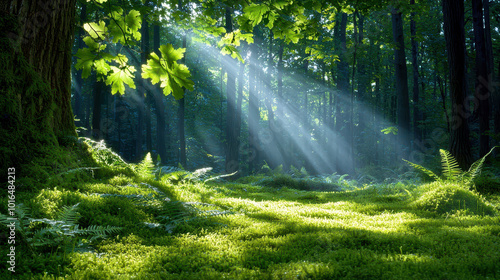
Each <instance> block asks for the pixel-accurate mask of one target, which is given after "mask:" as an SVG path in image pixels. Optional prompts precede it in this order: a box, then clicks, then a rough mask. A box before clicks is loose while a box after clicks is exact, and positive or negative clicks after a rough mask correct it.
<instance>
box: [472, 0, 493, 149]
mask: <svg viewBox="0 0 500 280" xmlns="http://www.w3.org/2000/svg"><path fill="white" fill-rule="evenodd" d="M472 19H473V25H474V41H475V47H476V83H475V97H476V102H478V103H479V104H478V105H479V106H477V110H478V117H479V133H480V135H479V156H480V157H482V156H484V155H486V154H487V153H488V151H489V150H490V136H489V135H488V133H489V130H490V97H491V93H490V91H489V89H488V87H489V86H490V84H489V82H488V79H489V77H488V60H487V57H488V55H487V53H486V42H485V38H484V27H483V26H484V20H483V1H482V0H472Z"/></svg>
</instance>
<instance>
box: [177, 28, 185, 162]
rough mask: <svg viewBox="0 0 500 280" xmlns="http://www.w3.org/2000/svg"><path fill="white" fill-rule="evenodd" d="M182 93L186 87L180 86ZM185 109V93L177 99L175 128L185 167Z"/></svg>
mask: <svg viewBox="0 0 500 280" xmlns="http://www.w3.org/2000/svg"><path fill="white" fill-rule="evenodd" d="M182 47H183V48H184V49H185V48H186V47H187V38H186V34H184V35H183V37H182ZM182 63H183V64H185V63H186V56H184V57H183V58H182ZM182 90H183V91H184V93H186V89H185V88H182ZM185 111H186V97H185V94H183V95H182V98H181V99H179V110H178V111H177V117H178V123H177V128H178V130H179V160H180V164H181V165H182V166H183V167H184V168H187V156H186V133H185V127H184V123H185V114H184V113H185Z"/></svg>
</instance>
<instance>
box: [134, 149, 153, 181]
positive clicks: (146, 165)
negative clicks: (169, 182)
mask: <svg viewBox="0 0 500 280" xmlns="http://www.w3.org/2000/svg"><path fill="white" fill-rule="evenodd" d="M154 167H155V166H154V164H153V159H152V158H151V153H147V154H146V156H145V157H144V159H143V160H142V161H141V163H139V164H138V165H137V167H136V171H137V174H138V175H139V177H141V178H143V179H154V178H155V174H154Z"/></svg>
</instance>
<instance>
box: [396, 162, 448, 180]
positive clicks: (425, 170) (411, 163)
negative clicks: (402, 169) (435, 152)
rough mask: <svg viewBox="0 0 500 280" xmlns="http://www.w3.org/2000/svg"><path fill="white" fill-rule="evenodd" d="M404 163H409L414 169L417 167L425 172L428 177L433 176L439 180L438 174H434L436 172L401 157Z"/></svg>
mask: <svg viewBox="0 0 500 280" xmlns="http://www.w3.org/2000/svg"><path fill="white" fill-rule="evenodd" d="M403 160H404V161H405V162H406V163H408V164H409V165H411V166H412V167H413V168H415V169H418V170H420V171H422V172H424V173H425V174H427V175H429V177H431V178H433V179H434V180H436V181H441V178H439V176H438V175H436V173H434V172H432V171H430V170H429V169H427V168H425V167H423V166H421V165H418V164H416V163H413V162H410V161H407V160H406V159H403Z"/></svg>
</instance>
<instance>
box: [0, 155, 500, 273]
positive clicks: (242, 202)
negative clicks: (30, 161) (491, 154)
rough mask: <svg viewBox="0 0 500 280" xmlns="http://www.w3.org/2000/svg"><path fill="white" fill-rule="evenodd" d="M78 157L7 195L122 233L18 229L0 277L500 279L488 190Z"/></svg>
mask: <svg viewBox="0 0 500 280" xmlns="http://www.w3.org/2000/svg"><path fill="white" fill-rule="evenodd" d="M62 154H63V155H62V156H63V157H64V153H62ZM70 154H71V151H70ZM68 157H70V159H71V155H69V156H68ZM84 162H85V164H86V165H85V164H82V165H80V166H76V165H75V166H71V167H68V168H66V170H63V168H62V167H61V170H57V172H53V174H51V173H50V172H49V171H44V172H48V173H47V174H45V173H43V172H41V171H40V172H41V173H43V174H44V181H43V182H40V183H39V185H36V182H37V180H36V178H19V179H18V181H19V182H20V184H34V185H33V186H32V187H31V188H28V187H26V186H25V187H20V191H19V193H17V201H18V202H23V203H24V205H25V206H27V207H29V208H30V209H31V210H30V211H31V216H32V217H33V218H50V219H53V218H54V217H56V216H57V213H58V211H60V209H61V208H62V207H63V206H71V205H75V204H77V203H79V205H78V207H79V208H78V212H79V213H80V215H81V217H80V218H79V220H78V223H79V225H80V227H81V228H86V227H89V226H92V225H103V226H108V225H111V226H119V227H122V230H121V231H120V232H118V233H115V234H109V235H108V236H107V237H106V238H100V239H97V240H95V241H92V242H91V243H90V246H82V247H80V246H78V245H75V246H73V248H72V249H71V250H65V249H63V248H62V247H61V246H57V244H52V245H50V246H38V247H35V246H30V245H29V244H30V242H29V240H28V239H27V238H28V237H29V236H26V237H23V236H21V235H20V234H18V236H17V243H16V272H15V273H11V272H10V271H8V270H7V268H8V266H9V265H8V264H7V263H6V261H5V259H6V257H5V256H6V254H7V253H8V247H7V245H2V246H1V247H2V250H1V252H0V253H1V255H2V256H3V257H2V262H1V263H0V269H1V271H0V278H1V279H9V278H5V277H11V276H13V277H14V279H500V217H499V215H498V211H499V209H500V203H499V201H500V200H499V199H498V195H495V194H490V195H488V196H487V197H486V198H484V197H482V196H481V195H479V194H478V193H475V192H472V191H469V190H468V189H467V188H466V187H465V186H462V185H459V184H452V183H427V184H413V183H408V182H392V183H378V184H375V183H367V184H356V185H353V184H349V182H348V181H343V182H342V184H340V183H339V182H337V183H336V184H330V187H331V189H329V188H328V184H327V183H324V182H323V183H320V184H318V186H320V189H321V191H314V190H311V189H314V186H315V184H317V181H314V180H307V178H306V179H301V180H297V179H293V178H291V177H289V176H274V177H262V176H261V177H247V178H241V179H240V180H238V181H236V182H227V181H210V182H206V183H204V182H203V181H201V180H193V179H192V180H178V178H176V180H171V178H169V176H168V174H166V175H165V174H164V175H163V176H157V178H152V176H148V175H147V174H146V175H145V174H138V173H137V172H136V171H134V170H133V168H129V167H126V166H125V167H124V166H113V165H103V164H100V165H99V164H97V163H96V162H95V161H91V160H87V161H84ZM92 164H95V167H99V168H97V169H90V168H89V167H92V166H91V165H92ZM42 167H43V166H42V165H40V167H39V168H42ZM82 167H87V168H82ZM54 168H55V167H54ZM78 168H80V169H78ZM137 170H139V169H137ZM68 171H70V172H68ZM141 172H142V173H143V172H144V171H141ZM273 178H274V179H273ZM308 182H309V183H308ZM297 186H299V187H298V188H297ZM303 189H308V190H303ZM185 202H196V203H191V204H188V203H185ZM6 208H7V198H5V197H3V196H2V200H1V206H0V209H1V211H2V213H6V210H7V209H6ZM33 226H34V227H36V226H37V225H33ZM8 233H9V232H8V229H6V228H5V227H2V229H1V232H0V234H1V236H2V239H4V240H2V244H6V242H4V241H6V236H7V235H8ZM75 238H77V237H75ZM80 241H82V240H80ZM83 241H85V240H83ZM2 275H3V276H2Z"/></svg>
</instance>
